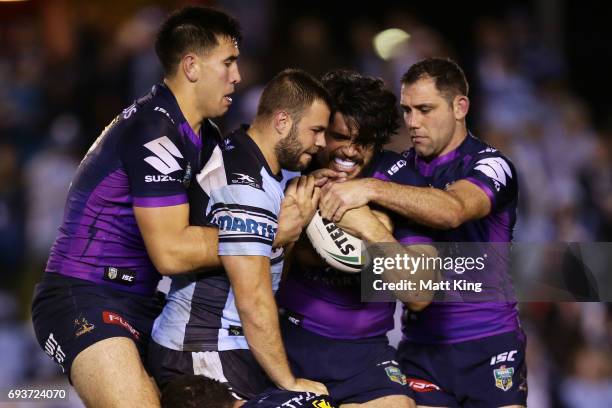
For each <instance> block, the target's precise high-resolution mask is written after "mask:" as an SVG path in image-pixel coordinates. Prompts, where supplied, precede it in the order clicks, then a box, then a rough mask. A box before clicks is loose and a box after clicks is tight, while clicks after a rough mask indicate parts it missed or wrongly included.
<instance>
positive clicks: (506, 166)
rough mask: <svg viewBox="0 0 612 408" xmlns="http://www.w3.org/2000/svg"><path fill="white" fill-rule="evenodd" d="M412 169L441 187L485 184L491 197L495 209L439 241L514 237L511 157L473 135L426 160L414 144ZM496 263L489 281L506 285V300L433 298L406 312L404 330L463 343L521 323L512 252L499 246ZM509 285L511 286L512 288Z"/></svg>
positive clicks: (419, 338)
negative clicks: (420, 308)
mask: <svg viewBox="0 0 612 408" xmlns="http://www.w3.org/2000/svg"><path fill="white" fill-rule="evenodd" d="M403 156H404V157H405V158H406V160H407V162H408V168H410V169H412V170H416V171H418V172H419V173H420V174H421V175H422V176H423V177H425V179H426V180H427V182H428V183H429V184H430V185H431V186H433V187H435V188H440V189H445V188H447V187H448V186H449V185H450V184H452V183H454V182H456V181H458V180H468V181H470V182H472V183H474V184H475V185H477V186H478V187H480V188H481V189H482V190H483V191H484V192H485V193H486V194H487V196H488V197H489V199H490V200H491V213H490V214H489V215H488V216H487V217H485V218H482V219H479V220H475V221H470V222H467V223H465V224H463V225H461V226H460V227H458V228H455V229H452V230H447V231H438V232H437V233H436V236H435V239H436V241H440V242H482V243H485V242H511V241H512V230H513V228H514V224H515V222H516V208H517V202H518V181H517V174H516V171H515V169H514V166H513V165H512V163H511V162H510V160H508V159H507V158H506V157H504V156H503V155H502V154H501V153H500V152H499V151H497V150H496V149H494V148H492V147H491V146H489V145H487V144H485V143H483V142H482V141H480V140H479V139H477V138H475V137H474V136H472V135H471V134H469V135H468V136H467V138H466V139H465V141H464V142H463V143H462V144H461V145H460V146H459V147H458V148H457V149H456V150H454V151H452V152H450V153H448V154H445V155H444V156H441V157H438V158H436V159H434V160H432V161H431V162H429V163H428V162H425V161H424V160H422V159H421V158H420V157H418V156H417V155H416V153H415V151H414V149H410V150H408V151H406V152H404V153H403ZM495 255H496V256H497V259H496V261H497V262H495V267H493V268H491V269H489V270H487V276H486V281H485V282H484V285H485V286H489V287H494V286H495V285H506V287H505V288H504V290H506V292H510V293H511V296H510V300H509V301H506V302H495V303H494V302H433V303H432V304H430V305H429V306H428V307H427V308H425V309H424V310H423V311H421V312H416V313H415V312H407V313H406V314H405V318H404V326H403V333H404V336H405V338H406V339H408V340H411V341H416V342H422V343H458V342H462V341H467V340H472V339H478V338H483V337H489V336H493V335H496V334H500V333H504V332H508V331H511V330H515V329H516V328H518V327H519V320H518V311H517V308H516V300H515V297H514V295H513V290H512V286H511V285H512V284H511V282H510V277H509V276H508V266H509V251H505V250H502V251H497V253H496V254H495ZM508 287H509V289H508Z"/></svg>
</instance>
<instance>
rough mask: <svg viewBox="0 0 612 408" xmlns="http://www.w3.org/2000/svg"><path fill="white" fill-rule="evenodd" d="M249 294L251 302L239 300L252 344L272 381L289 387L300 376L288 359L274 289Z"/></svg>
mask: <svg viewBox="0 0 612 408" xmlns="http://www.w3.org/2000/svg"><path fill="white" fill-rule="evenodd" d="M249 298H250V300H249V301H248V302H239V301H238V299H237V301H236V305H237V307H238V313H239V314H240V320H241V321H242V328H243V330H244V334H245V336H246V339H247V342H248V343H249V348H250V349H251V352H252V353H253V355H254V356H255V359H256V360H257V362H258V363H259V365H260V366H261V367H262V368H263V370H264V371H265V372H266V374H267V375H268V377H269V378H270V379H271V380H272V382H274V384H276V385H277V386H278V387H280V388H283V389H288V388H290V387H291V386H292V384H293V383H295V381H296V379H295V377H294V376H293V373H292V372H291V369H290V368H289V362H288V361H287V355H286V353H285V347H284V346H283V341H282V338H281V334H280V327H279V322H278V309H277V306H276V302H275V301H274V297H273V295H272V292H270V293H269V294H268V295H267V296H266V295H264V294H257V293H253V294H252V296H249Z"/></svg>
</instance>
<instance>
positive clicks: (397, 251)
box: [369, 241, 437, 310]
mask: <svg viewBox="0 0 612 408" xmlns="http://www.w3.org/2000/svg"><path fill="white" fill-rule="evenodd" d="M369 252H370V255H371V256H372V257H373V258H385V259H387V258H388V259H396V258H397V256H399V257H400V259H404V258H405V257H410V258H414V259H418V258H425V257H433V256H435V255H436V250H435V248H434V247H432V246H430V245H412V246H404V245H402V244H400V243H398V242H397V241H394V242H386V243H384V244H383V245H372V246H371V247H370V248H369ZM407 264H408V265H414V264H413V263H407ZM428 266H429V265H428V264H426V263H425V262H421V263H419V264H418V266H417V267H416V268H414V269H410V268H406V267H405V264H403V263H401V264H399V265H398V264H396V263H394V264H393V267H390V268H387V267H385V268H384V271H383V273H382V278H383V280H384V281H385V282H388V283H399V282H410V283H409V285H410V286H411V287H412V288H414V289H413V290H396V291H394V295H395V297H396V298H397V299H399V300H400V301H402V302H404V303H405V304H406V306H407V307H408V308H409V309H411V310H421V309H423V308H425V307H426V306H427V305H428V304H429V303H430V302H431V301H432V299H433V296H434V291H432V290H425V289H422V285H421V284H420V283H421V282H422V281H430V280H432V281H433V280H436V277H437V272H436V270H435V269H433V268H428ZM402 286H405V285H402Z"/></svg>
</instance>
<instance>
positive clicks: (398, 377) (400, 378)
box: [385, 366, 408, 385]
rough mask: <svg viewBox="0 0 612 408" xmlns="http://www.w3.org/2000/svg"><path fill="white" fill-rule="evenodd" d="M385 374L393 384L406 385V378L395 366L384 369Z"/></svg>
mask: <svg viewBox="0 0 612 408" xmlns="http://www.w3.org/2000/svg"><path fill="white" fill-rule="evenodd" d="M385 372H386V373H387V377H389V379H390V380H391V381H393V382H396V383H398V384H400V385H406V384H407V383H408V381H406V376H405V375H404V374H403V373H402V372H401V370H400V369H399V368H397V367H395V366H389V367H385Z"/></svg>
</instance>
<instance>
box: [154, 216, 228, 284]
mask: <svg viewBox="0 0 612 408" xmlns="http://www.w3.org/2000/svg"><path fill="white" fill-rule="evenodd" d="M162 244H165V245H163V247H162V248H159V249H158V251H157V252H158V253H157V256H153V257H152V258H153V262H154V264H155V266H156V268H157V269H158V271H159V272H160V273H161V274H162V275H177V274H182V273H189V272H193V271H196V270H201V269H212V268H218V267H221V260H220V259H219V256H218V244H219V234H218V230H217V229H216V228H213V227H198V226H188V227H186V228H184V229H183V230H182V231H181V232H180V233H179V234H177V236H173V237H168V240H166V241H165V242H163V243H162Z"/></svg>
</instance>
